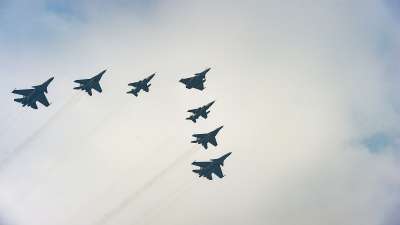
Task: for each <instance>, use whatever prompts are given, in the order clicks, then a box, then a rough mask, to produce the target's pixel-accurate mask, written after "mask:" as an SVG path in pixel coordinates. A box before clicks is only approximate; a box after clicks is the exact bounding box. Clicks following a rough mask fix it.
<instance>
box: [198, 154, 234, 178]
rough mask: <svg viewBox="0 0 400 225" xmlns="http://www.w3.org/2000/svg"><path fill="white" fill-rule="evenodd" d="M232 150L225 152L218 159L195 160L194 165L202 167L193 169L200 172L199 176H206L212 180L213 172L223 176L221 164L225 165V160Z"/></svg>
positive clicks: (220, 176)
mask: <svg viewBox="0 0 400 225" xmlns="http://www.w3.org/2000/svg"><path fill="white" fill-rule="evenodd" d="M231 154H232V152H229V153H228V154H225V155H223V156H221V157H219V158H218V159H211V160H210V161H209V162H196V161H195V162H193V163H192V165H194V166H198V167H200V168H199V169H196V170H193V172H194V173H197V174H199V177H206V178H207V179H209V180H212V179H213V178H212V174H215V175H217V177H219V178H223V177H224V174H222V170H221V166H224V161H225V159H226V158H228V156H230V155H231Z"/></svg>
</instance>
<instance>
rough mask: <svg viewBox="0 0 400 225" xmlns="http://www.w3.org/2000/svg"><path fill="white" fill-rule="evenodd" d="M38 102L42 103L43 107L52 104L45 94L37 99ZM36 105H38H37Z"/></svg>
mask: <svg viewBox="0 0 400 225" xmlns="http://www.w3.org/2000/svg"><path fill="white" fill-rule="evenodd" d="M37 101H39V102H40V103H42V105H44V106H46V107H47V106H49V105H50V103H49V101H48V100H47V98H46V96H45V95H44V94H41V95H40V96H39V97H38V98H37ZM35 104H36V103H35Z"/></svg>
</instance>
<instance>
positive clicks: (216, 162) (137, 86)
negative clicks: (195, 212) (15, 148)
mask: <svg viewBox="0 0 400 225" xmlns="http://www.w3.org/2000/svg"><path fill="white" fill-rule="evenodd" d="M106 71H107V70H103V71H101V72H100V73H98V74H97V75H96V76H94V77H92V78H89V79H81V80H75V81H74V82H75V83H78V84H79V86H78V87H74V88H73V89H75V90H82V91H85V92H86V93H88V95H89V96H92V94H93V92H92V90H95V91H97V92H99V93H102V92H103V90H102V88H101V85H100V80H101V78H102V77H103V75H104V74H105V73H106ZM208 71H210V68H208V69H206V70H204V71H202V72H200V73H196V74H194V76H192V77H188V78H182V79H180V80H179V82H181V83H183V84H185V86H186V88H187V89H192V88H194V89H197V90H200V91H202V90H204V88H205V87H204V82H205V81H206V74H207V73H208ZM154 76H155V73H153V74H151V75H150V76H148V77H147V78H144V79H143V80H139V81H137V82H133V83H129V84H128V86H132V87H133V88H132V90H130V91H128V92H127V93H128V94H133V95H135V96H136V97H137V96H138V95H139V93H140V91H141V90H143V91H145V92H149V87H150V86H151V84H150V83H149V82H150V81H151V80H152V79H153V77H154ZM53 79H54V77H51V78H50V79H48V80H47V81H46V82H44V83H43V84H40V85H36V86H33V87H32V88H31V89H19V90H16V89H14V90H13V91H12V93H13V94H17V95H22V97H21V98H15V99H14V101H15V102H18V103H21V104H22V106H23V107H25V106H29V107H31V108H33V109H38V106H37V102H39V103H41V104H42V105H44V106H45V107H48V106H49V105H50V103H49V102H48V100H47V97H46V95H45V93H48V90H47V88H48V86H49V85H50V83H51V82H52V81H53ZM214 103H215V101H212V102H210V103H208V104H206V105H203V106H201V107H198V108H195V109H190V110H188V112H190V113H192V115H190V116H189V117H187V118H186V120H191V121H192V122H193V123H196V122H197V120H198V119H199V118H200V117H202V118H204V119H207V118H208V114H209V113H210V111H209V109H210V107H211V106H212V105H213V104H214ZM222 128H223V126H221V127H218V128H217V129H215V130H213V131H211V132H209V133H203V134H193V135H192V136H193V137H195V138H196V139H195V140H193V141H191V143H196V144H200V145H202V146H203V147H204V148H205V149H208V144H209V143H210V144H211V145H213V146H217V145H218V143H217V139H216V136H217V134H218V132H219V131H220V130H221V129H222ZM230 155H231V152H230V153H227V154H225V155H223V156H221V157H219V158H217V159H211V160H210V161H207V162H196V161H195V162H193V163H192V165H194V166H198V167H200V168H198V169H195V170H193V172H194V173H197V174H199V177H205V178H207V179H208V180H212V179H213V176H212V175H213V174H215V175H216V176H217V177H219V178H223V177H224V174H223V173H222V170H221V166H223V165H224V161H225V159H226V158H228V157H229V156H230Z"/></svg>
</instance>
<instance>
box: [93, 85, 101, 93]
mask: <svg viewBox="0 0 400 225" xmlns="http://www.w3.org/2000/svg"><path fill="white" fill-rule="evenodd" d="M93 89H94V90H96V91H98V92H100V93H101V92H102V91H103V90H102V89H101V86H100V84H99V82H96V83H94V84H93Z"/></svg>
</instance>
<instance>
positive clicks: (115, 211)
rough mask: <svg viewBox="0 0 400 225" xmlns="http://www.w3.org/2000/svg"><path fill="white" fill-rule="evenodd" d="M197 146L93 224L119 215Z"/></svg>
mask: <svg viewBox="0 0 400 225" xmlns="http://www.w3.org/2000/svg"><path fill="white" fill-rule="evenodd" d="M194 148H195V147H192V148H191V149H190V150H189V151H185V153H183V154H181V155H180V156H179V157H178V158H176V159H175V160H174V161H173V162H172V163H171V164H170V165H169V166H168V167H166V168H165V169H163V170H161V171H160V172H159V173H158V174H157V175H155V176H154V177H153V178H152V179H150V180H149V181H147V182H146V183H145V184H144V185H143V186H142V187H140V188H139V189H138V190H136V191H135V192H133V193H132V194H131V195H129V196H128V197H127V198H126V199H125V200H123V201H122V202H121V203H120V204H118V205H117V206H116V207H114V209H112V210H110V211H109V212H108V213H106V214H104V215H103V216H101V218H100V219H99V220H98V221H97V222H95V223H93V225H104V224H107V223H108V222H109V221H110V220H112V219H113V218H114V217H115V216H117V215H118V214H119V213H120V212H121V211H122V210H124V209H125V208H126V207H128V206H129V205H130V204H131V203H132V202H134V201H135V200H136V199H138V198H139V197H140V195H142V194H143V193H144V192H145V191H146V190H147V189H148V188H150V187H151V186H153V185H154V184H155V183H156V182H157V181H158V180H159V179H161V178H162V177H163V176H165V175H166V174H167V173H168V172H169V171H170V170H172V169H173V168H174V167H175V166H177V165H178V164H179V163H181V162H182V161H183V160H186V159H187V158H189V157H190V156H192V155H193V154H195V153H196V152H197V151H192V150H193V149H194Z"/></svg>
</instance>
